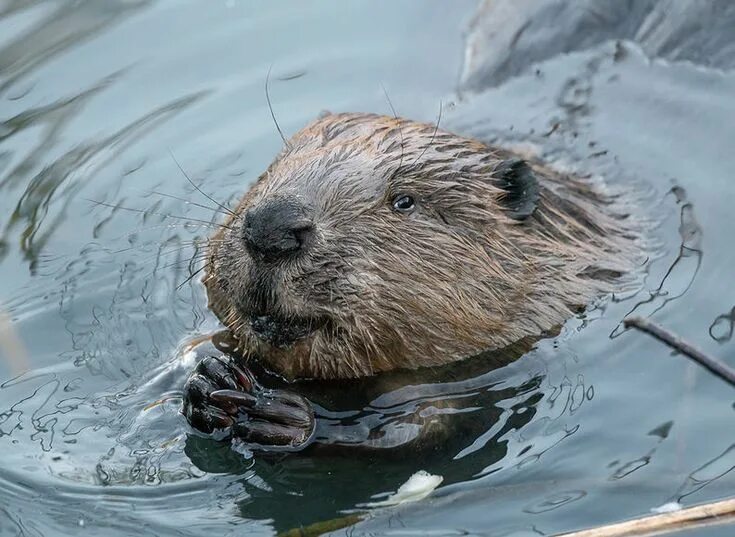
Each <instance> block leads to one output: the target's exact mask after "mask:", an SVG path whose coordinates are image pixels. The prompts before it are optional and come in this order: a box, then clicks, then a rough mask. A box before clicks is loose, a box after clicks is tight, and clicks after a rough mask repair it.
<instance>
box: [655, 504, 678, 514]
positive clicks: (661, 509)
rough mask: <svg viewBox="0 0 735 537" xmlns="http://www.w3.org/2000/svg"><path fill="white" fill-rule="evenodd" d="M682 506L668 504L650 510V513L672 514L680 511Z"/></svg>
mask: <svg viewBox="0 0 735 537" xmlns="http://www.w3.org/2000/svg"><path fill="white" fill-rule="evenodd" d="M681 509H682V506H681V504H680V503H679V502H669V503H665V504H663V505H659V506H658V507H654V508H653V509H651V512H652V513H659V514H660V513H673V512H675V511H681Z"/></svg>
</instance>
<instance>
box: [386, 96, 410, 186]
mask: <svg viewBox="0 0 735 537" xmlns="http://www.w3.org/2000/svg"><path fill="white" fill-rule="evenodd" d="M380 87H381V88H383V94H384V95H385V100H386V101H388V106H389V107H390V111H391V112H392V113H393V118H394V119H395V120H396V121H397V123H398V134H399V136H400V137H401V158H400V159H399V160H398V167H397V168H396V169H395V171H394V172H393V173H392V174H391V176H390V177H389V178H388V181H392V180H393V178H394V177H395V176H396V175H397V174H398V172H399V171H400V169H401V166H403V153H404V150H405V146H404V144H403V129H402V128H401V121H400V120H399V119H398V114H397V113H396V109H395V108H394V107H393V102H392V101H391V100H390V97H389V96H388V91H387V90H386V89H385V86H383V83H382V82H381V83H380Z"/></svg>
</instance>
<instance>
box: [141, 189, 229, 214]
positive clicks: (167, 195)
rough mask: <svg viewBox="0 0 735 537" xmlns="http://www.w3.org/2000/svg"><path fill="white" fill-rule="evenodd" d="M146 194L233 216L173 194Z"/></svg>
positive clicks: (156, 191)
mask: <svg viewBox="0 0 735 537" xmlns="http://www.w3.org/2000/svg"><path fill="white" fill-rule="evenodd" d="M144 192H146V194H155V195H157V196H162V197H164V198H171V199H174V200H179V201H183V202H184V203H186V204H187V205H193V206H194V207H201V208H202V209H207V210H208V211H212V212H214V213H217V214H232V213H229V212H228V213H224V212H222V211H220V210H219V209H215V208H214V207H210V206H209V205H204V204H203V203H197V202H195V201H189V200H188V199H186V198H182V197H180V196H174V195H173V194H166V193H165V192H160V191H158V190H148V191H144Z"/></svg>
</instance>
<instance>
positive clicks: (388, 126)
mask: <svg viewBox="0 0 735 537" xmlns="http://www.w3.org/2000/svg"><path fill="white" fill-rule="evenodd" d="M614 207H616V205H615V203H613V202H612V200H610V199H608V198H606V197H605V196H604V195H603V194H601V193H600V192H598V191H597V190H596V189H595V188H593V186H592V185H591V184H589V183H588V182H585V181H582V180H580V179H574V178H570V177H563V176H561V175H559V174H556V173H554V172H552V171H551V170H549V169H546V168H544V167H542V166H540V165H535V164H534V165H531V164H528V163H526V162H524V161H523V160H520V159H518V158H517V157H515V156H513V155H512V154H510V153H509V152H506V151H502V150H498V149H496V148H492V147H489V146H487V145H485V144H482V143H480V142H478V141H476V140H472V139H468V138H463V137H460V136H457V135H455V134H451V133H449V132H445V131H443V130H439V129H436V126H435V125H431V124H424V123H418V122H414V121H409V120H404V119H398V118H393V117H387V116H379V115H372V114H334V115H326V116H324V117H322V118H320V119H318V120H316V121H315V122H313V123H311V124H310V125H308V126H307V127H306V128H304V129H303V130H301V131H300V132H298V133H297V134H296V135H295V136H293V138H292V139H291V140H290V141H289V143H288V144H287V145H286V147H285V148H284V150H283V151H282V153H281V154H280V155H279V156H278V157H277V158H276V160H275V161H274V162H273V163H272V164H271V165H270V167H269V168H268V169H267V171H266V172H265V173H264V174H263V175H261V177H260V178H259V179H258V180H257V182H256V183H255V184H254V185H253V186H252V188H251V189H250V191H249V192H248V193H247V194H246V195H245V197H244V198H243V199H242V201H241V202H240V203H239V205H238V206H237V209H236V210H235V211H234V215H233V216H232V217H230V218H229V219H228V220H227V221H226V222H225V223H224V226H223V228H222V230H221V231H219V232H218V233H217V234H216V235H215V236H214V237H213V238H212V240H211V241H210V254H209V259H208V266H207V277H206V278H205V285H206V287H207V291H208V295H209V298H210V306H211V308H212V309H213V311H214V312H215V313H216V315H217V316H218V317H219V318H220V319H221V320H222V322H223V323H224V324H225V325H227V326H228V327H229V328H230V329H231V331H232V332H233V333H234V334H235V335H236V336H237V338H238V339H239V340H240V341H241V343H242V345H243V346H244V347H245V349H246V350H247V351H248V353H250V354H253V355H255V356H257V357H258V358H259V359H260V360H262V361H263V362H264V363H265V364H266V365H267V366H268V367H269V368H270V369H272V370H274V371H276V372H278V373H280V374H282V375H283V376H285V377H287V378H296V377H317V378H344V377H359V376H365V375H370V374H373V373H376V372H379V371H386V370H391V369H395V368H399V367H406V368H416V367H420V366H431V365H436V364H444V363H447V362H450V361H453V360H457V359H460V358H463V357H467V356H471V355H474V354H477V353H479V352H480V351H483V350H488V349H495V348H500V347H503V346H506V345H508V344H510V343H513V342H514V341H517V340H519V339H521V338H523V337H527V336H534V335H536V336H537V335H539V334H541V333H543V332H544V331H546V330H549V329H551V328H553V327H555V326H558V325H559V324H560V323H562V322H563V321H564V320H565V319H566V318H568V317H570V316H571V315H572V314H573V312H574V310H575V309H577V308H578V307H579V306H581V305H584V304H586V303H588V302H589V301H590V299H591V298H593V297H594V296H595V295H596V294H599V293H604V292H607V291H608V290H609V289H610V286H611V282H612V281H613V280H614V279H615V278H616V277H617V276H618V275H619V274H621V273H624V272H626V271H628V270H629V269H630V267H631V263H630V259H631V255H630V251H632V247H631V244H630V235H629V234H628V235H626V234H625V233H623V231H622V229H621V227H620V226H621V222H623V221H624V218H621V215H620V214H613V213H614V212H615V209H614Z"/></svg>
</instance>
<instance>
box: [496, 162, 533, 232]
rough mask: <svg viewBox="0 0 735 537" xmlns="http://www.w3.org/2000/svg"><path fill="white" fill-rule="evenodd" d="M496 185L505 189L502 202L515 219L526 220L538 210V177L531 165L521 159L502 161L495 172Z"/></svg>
mask: <svg viewBox="0 0 735 537" xmlns="http://www.w3.org/2000/svg"><path fill="white" fill-rule="evenodd" d="M493 182H494V184H495V186H496V187H498V188H500V189H502V190H504V191H505V194H503V196H502V198H501V199H500V203H501V204H502V205H503V206H504V207H505V208H506V209H507V211H508V216H509V217H510V218H512V219H513V220H525V219H526V218H528V217H529V216H531V215H532V214H533V211H535V210H536V207H537V206H538V200H539V186H538V179H536V175H535V174H534V173H533V170H532V169H531V167H530V166H529V165H528V164H526V162H525V161H524V160H521V159H509V160H504V161H503V162H501V163H500V164H499V165H498V166H497V167H496V168H495V172H494V173H493Z"/></svg>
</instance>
